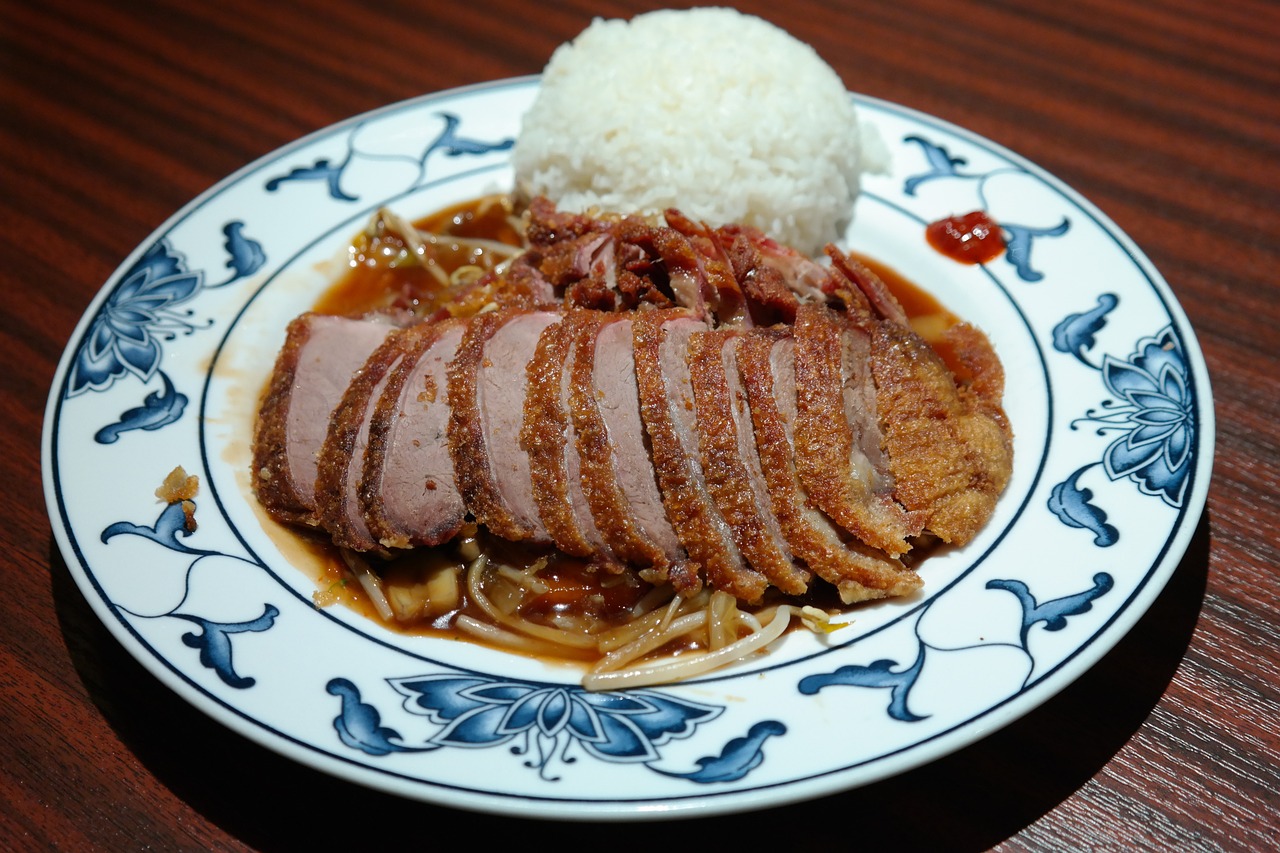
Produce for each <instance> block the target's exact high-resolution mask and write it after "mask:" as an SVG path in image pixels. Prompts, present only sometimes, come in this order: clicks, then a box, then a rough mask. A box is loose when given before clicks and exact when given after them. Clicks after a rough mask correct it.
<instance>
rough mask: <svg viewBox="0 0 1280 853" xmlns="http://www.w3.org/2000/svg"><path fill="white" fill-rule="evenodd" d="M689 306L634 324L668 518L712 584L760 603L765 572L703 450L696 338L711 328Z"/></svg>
mask: <svg viewBox="0 0 1280 853" xmlns="http://www.w3.org/2000/svg"><path fill="white" fill-rule="evenodd" d="M706 329H707V326H706V324H705V323H703V322H702V321H701V320H699V319H697V318H696V317H693V316H691V315H690V314H689V313H688V312H687V311H685V310H683V309H671V310H663V311H640V312H637V313H636V316H635V319H634V320H633V322H632V335H633V341H634V347H635V371H636V382H637V385H638V387H639V391H640V412H641V415H642V417H643V419H644V425H645V430H646V432H647V433H648V436H649V446H650V451H651V454H652V458H653V467H654V470H655V471H657V474H658V483H659V485H660V486H661V487H662V501H663V505H664V506H665V507H666V510H667V518H669V519H670V520H671V525H672V527H674V528H675V530H676V534H677V535H678V536H679V537H680V544H681V545H683V546H684V549H685V551H686V552H687V553H688V554H689V557H690V558H691V559H692V560H694V561H696V562H698V563H699V564H701V566H702V568H703V571H704V573H705V577H706V580H707V583H708V584H710V585H711V586H712V587H714V588H715V589H718V590H723V591H725V592H728V593H731V594H732V595H734V596H735V597H737V598H739V599H742V600H744V601H757V600H759V598H760V597H761V595H763V594H764V591H765V589H766V588H767V587H768V581H767V580H766V579H765V576H764V575H763V574H761V573H760V572H758V571H756V570H755V569H753V568H751V567H750V566H749V565H747V563H746V561H745V560H744V559H743V556H742V552H741V551H740V550H739V549H738V545H737V543H736V542H735V541H734V538H733V532H732V531H731V530H730V528H729V524H728V523H727V522H726V521H725V519H724V517H723V516H722V515H721V513H720V510H719V508H718V507H717V506H716V504H715V501H714V500H713V499H712V497H711V494H710V493H709V492H708V490H707V485H706V481H705V479H704V476H703V472H702V465H701V461H700V457H699V452H698V431H697V420H696V418H697V416H696V413H695V400H694V393H693V387H692V384H691V382H690V378H689V364H688V360H687V356H688V352H689V338H690V336H692V335H693V334H695V333H697V332H702V331H706Z"/></svg>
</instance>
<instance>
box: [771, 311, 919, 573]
mask: <svg viewBox="0 0 1280 853" xmlns="http://www.w3.org/2000/svg"><path fill="white" fill-rule="evenodd" d="M794 328H795V331H794V334H795V341H796V355H795V373H796V430H795V450H796V468H797V470H798V471H799V472H800V479H801V481H802V482H803V483H804V486H805V489H806V490H807V491H808V493H809V499H810V500H811V501H812V502H813V503H814V504H816V505H817V506H818V507H819V508H820V509H822V511H823V512H825V513H826V514H827V515H829V516H830V517H831V518H832V519H833V520H834V521H835V522H836V523H837V524H839V525H840V526H841V527H843V528H844V529H845V530H847V531H849V532H850V533H851V534H853V535H854V536H855V537H857V538H858V539H859V540H861V541H862V542H865V543H866V544H867V545H870V546H871V547H873V548H878V549H879V550H881V551H884V552H885V553H887V554H889V555H890V556H894V557H898V556H901V555H902V554H905V553H906V552H907V551H908V550H909V549H910V545H909V543H908V542H907V537H908V536H909V535H910V534H911V533H912V532H914V531H913V530H912V529H911V526H910V525H909V523H908V519H907V517H906V514H905V513H904V512H903V511H902V508H901V507H900V506H898V505H897V504H895V503H894V502H893V501H892V500H891V499H890V498H889V497H888V495H882V494H877V492H876V488H875V485H874V483H872V482H871V479H872V473H873V472H870V471H868V470H860V469H855V468H854V466H853V465H852V463H851V459H852V456H853V453H854V437H853V427H852V425H851V424H850V422H849V418H848V415H847V414H846V402H845V389H846V382H847V381H848V379H847V377H845V376H844V372H843V368H842V364H843V356H844V351H843V347H844V345H845V344H844V341H842V335H844V334H852V335H856V334H861V332H860V331H859V330H857V329H855V328H854V327H852V326H850V325H848V324H847V323H846V322H845V321H844V320H843V319H841V318H840V317H838V316H837V315H836V314H835V313H834V312H832V311H831V310H829V309H827V308H825V307H824V306H821V305H816V304H812V303H810V304H806V305H803V306H801V307H800V309H799V310H798V311H797V312H796V323H795V327H794ZM868 417H872V418H874V414H873V413H868Z"/></svg>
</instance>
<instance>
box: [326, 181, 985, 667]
mask: <svg viewBox="0 0 1280 853" xmlns="http://www.w3.org/2000/svg"><path fill="white" fill-rule="evenodd" d="M511 213H512V211H511V206H510V203H509V202H508V201H507V199H506V198H505V197H499V196H489V197H484V198H480V199H476V200H474V201H470V202H465V203H462V204H458V205H455V206H453V207H450V208H446V209H444V210H441V211H439V212H438V213H435V214H432V215H430V216H427V217H424V218H422V219H419V220H417V221H415V222H414V223H413V224H414V226H416V228H418V229H419V230H421V231H424V232H430V233H433V234H436V235H439V236H440V237H441V238H443V239H440V240H438V241H437V242H435V243H434V244H432V246H431V247H430V248H429V250H428V255H429V257H428V258H427V263H421V262H417V261H412V260H406V258H407V254H408V252H409V251H410V249H409V247H408V246H407V245H406V242H405V240H404V239H403V238H401V237H399V236H397V235H395V234H394V233H382V234H377V235H372V234H370V233H367V232H366V233H361V234H360V235H358V236H357V237H356V238H355V239H354V240H353V241H352V246H351V249H350V265H349V269H348V271H347V273H346V274H345V275H344V276H343V277H342V278H341V279H339V280H338V281H337V282H336V283H335V284H334V285H333V286H332V287H331V288H329V290H327V291H326V292H325V293H324V294H323V295H322V296H321V297H320V299H319V300H318V301H317V303H316V305H315V306H314V310H316V311H318V312H321V313H330V314H343V315H358V314H363V313H366V312H369V311H376V310H385V309H387V308H399V309H405V310H410V311H412V312H413V313H415V314H417V315H419V316H423V317H430V316H433V315H438V314H441V313H442V312H444V311H445V310H446V308H452V310H453V313H468V312H466V311H462V312H459V311H458V310H457V308H456V306H450V302H451V300H456V299H458V298H459V296H460V294H463V292H464V290H465V285H458V284H454V283H450V282H449V279H450V277H451V276H452V275H453V274H454V273H456V272H457V271H458V270H459V269H461V268H463V267H467V266H469V265H472V264H474V263H475V262H476V261H477V257H476V249H475V248H474V245H473V244H471V243H469V242H468V241H484V242H492V243H499V244H503V245H507V246H513V247H514V246H519V245H520V244H521V236H520V233H519V231H518V230H517V228H516V226H515V225H514V224H513V222H512V216H511ZM448 238H457V241H456V242H455V241H451V240H450V239H448ZM855 255H856V257H857V259H858V260H859V261H861V262H862V263H864V264H866V265H867V266H868V267H869V268H870V269H871V270H872V271H873V272H874V273H876V274H877V275H878V276H879V277H880V278H881V279H882V280H883V281H884V282H885V284H886V286H887V287H888V289H889V290H890V292H891V293H892V294H893V295H894V297H896V298H897V300H898V301H899V303H900V304H901V305H902V306H903V309H904V310H905V311H906V313H907V316H908V318H909V320H910V322H911V325H912V327H913V329H914V330H915V331H916V332H917V334H919V335H920V336H921V337H923V338H924V339H925V340H926V341H928V342H929V343H931V344H933V345H935V346H936V347H937V348H938V349H939V351H940V352H943V353H944V358H945V352H944V349H945V348H944V347H942V346H939V344H941V343H942V335H943V333H944V332H945V331H946V330H947V329H948V328H950V327H951V326H952V325H954V324H956V323H958V322H960V320H959V318H957V317H956V316H955V315H954V314H952V313H951V312H950V311H948V310H947V309H946V308H945V307H944V306H943V305H942V304H941V303H940V302H938V300H937V299H936V298H934V297H933V296H932V295H931V294H929V293H928V292H927V291H925V290H924V289H923V288H921V287H919V286H917V285H916V284H915V283H913V282H911V281H910V280H908V279H907V278H905V277H904V276H902V275H901V274H899V273H898V272H897V271H895V270H894V269H892V268H891V267H889V266H887V265H885V264H884V263H882V262H880V261H877V260H876V259H874V258H870V257H867V256H865V255H860V254H856V253H855ZM430 266H434V267H435V270H434V271H433V270H431V269H430V268H429V267H430ZM464 298H465V297H464ZM480 535H481V536H482V537H483V535H484V534H483V532H481V534H480ZM304 536H305V534H304ZM306 544H307V547H308V550H313V551H314V553H315V554H316V556H317V557H318V558H319V562H320V564H321V565H322V566H323V569H322V570H321V574H320V576H319V577H318V578H317V579H316V580H317V585H318V587H319V589H318V591H317V593H316V601H317V603H318V604H320V605H321V606H329V605H333V604H343V605H345V606H348V607H350V608H351V609H353V610H354V611H355V612H357V613H360V614H361V615H364V616H366V617H368V618H370V619H373V620H375V621H379V622H381V623H382V624H384V625H386V626H387V627H389V628H392V629H394V630H398V631H402V632H405V633H412V634H443V635H447V636H450V637H453V638H455V639H464V640H465V639H469V638H468V637H466V636H465V635H462V634H460V633H459V632H457V631H456V630H454V629H453V628H452V625H453V622H454V620H455V619H456V617H457V616H458V614H460V613H464V612H465V613H468V614H470V615H472V616H475V617H476V618H480V619H483V618H484V616H483V614H481V613H478V612H476V611H475V608H474V606H473V605H472V604H471V603H470V602H468V601H467V599H466V595H465V588H464V592H463V595H462V598H461V600H460V601H459V603H458V604H457V606H456V607H450V608H448V609H446V610H443V611H441V612H435V613H430V614H423V615H421V616H419V617H415V618H405V619H401V620H398V621H389V620H384V619H381V618H380V617H379V614H378V612H377V610H376V608H375V607H374V606H373V604H372V603H371V601H370V600H369V598H368V597H367V596H366V595H365V594H364V593H363V592H362V591H361V588H360V586H359V584H358V583H357V582H356V581H355V580H353V579H352V577H351V575H350V573H349V572H348V570H347V567H346V565H345V562H344V560H343V558H342V557H341V555H340V554H339V552H338V550H337V549H336V548H335V547H334V546H333V545H332V544H331V543H329V542H327V541H326V540H323V539H322V538H321V537H318V536H306ZM481 547H482V549H483V550H484V551H485V553H487V554H489V555H490V557H491V559H493V560H494V561H496V562H501V563H503V564H504V565H508V566H513V567H516V568H527V567H528V566H530V565H532V564H533V563H534V562H536V561H538V560H540V559H543V558H546V565H545V568H543V569H541V571H539V573H538V579H539V580H540V581H542V582H543V583H544V584H545V585H546V586H547V587H548V588H547V591H546V592H542V593H538V594H535V595H531V596H529V597H527V598H526V599H525V600H524V601H522V603H521V604H520V605H519V607H518V611H519V613H520V614H521V615H523V616H525V617H527V618H529V619H530V620H531V621H537V622H540V623H547V622H550V621H551V620H552V619H553V618H555V617H556V616H563V615H566V614H575V615H578V616H583V617H588V618H590V619H592V620H595V621H596V622H597V623H599V624H604V625H610V624H622V623H623V622H625V621H626V619H627V614H628V612H629V611H630V609H631V608H632V606H633V605H635V604H636V602H638V601H639V600H640V599H641V598H642V597H643V596H644V595H645V594H646V593H649V592H650V591H651V590H652V587H651V586H650V585H649V584H647V583H645V582H643V581H640V580H638V579H637V578H636V577H635V575H634V574H633V573H625V574H623V575H613V574H609V573H607V572H604V571H600V570H598V569H597V568H596V567H594V566H591V565H588V564H587V563H586V562H585V561H583V560H580V559H576V558H572V557H568V556H566V555H563V554H560V553H558V552H556V551H554V550H553V549H550V550H549V549H546V548H542V549H537V548H530V547H527V546H521V545H518V544H512V543H507V542H503V541H501V540H498V539H496V538H488V539H483V540H481ZM929 550H931V549H930V548H929V547H928V543H921V547H920V548H919V549H918V552H913V555H912V559H911V561H910V562H911V563H915V562H917V561H918V560H917V558H923V556H924V555H926V554H927V553H928V551H929ZM469 562H470V560H469V559H468V558H467V556H466V555H465V554H464V553H463V552H462V551H461V550H460V549H459V548H458V547H457V546H456V545H455V544H454V543H450V544H449V545H444V546H441V547H439V548H434V549H419V550H417V551H410V552H407V553H406V554H405V555H404V556H401V557H398V558H396V559H393V560H391V561H386V562H379V563H378V566H377V571H378V573H379V575H380V576H381V577H382V578H383V581H384V583H385V584H386V585H387V587H388V588H389V590H391V591H392V592H394V591H395V590H396V589H400V590H413V589H415V588H420V587H421V586H422V585H423V584H425V583H427V582H428V579H429V578H430V576H431V575H432V574H433V573H435V572H438V571H440V570H442V569H445V570H453V571H455V572H459V573H461V572H462V571H464V570H465V567H466V566H467V564H468V563H469ZM772 593H776V591H771V594H770V595H767V596H766V600H769V599H771V598H775V597H777V596H776V595H773V594H772ZM792 600H793V601H794V600H796V599H795V598H794V597H793V598H792ZM799 600H800V603H805V604H812V605H814V606H816V607H819V608H820V609H823V610H834V609H837V608H840V606H841V605H840V604H839V599H838V596H837V595H836V594H835V592H834V589H833V588H829V587H827V586H826V585H824V584H815V585H814V588H813V589H812V590H811V592H810V593H809V594H807V595H805V596H802V597H800V599H799ZM517 651H518V650H517ZM574 656H575V655H573V654H572V653H569V652H567V653H566V657H574ZM582 657H583V658H584V659H590V658H591V656H589V655H584V656H582Z"/></svg>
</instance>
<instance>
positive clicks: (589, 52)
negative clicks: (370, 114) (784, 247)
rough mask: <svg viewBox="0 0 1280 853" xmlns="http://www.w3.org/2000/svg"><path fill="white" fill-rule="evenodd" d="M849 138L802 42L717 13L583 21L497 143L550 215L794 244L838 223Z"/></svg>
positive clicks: (825, 234) (855, 180)
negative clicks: (670, 225) (513, 133)
mask: <svg viewBox="0 0 1280 853" xmlns="http://www.w3.org/2000/svg"><path fill="white" fill-rule="evenodd" d="M862 157H863V152H862V140H861V133H860V130H859V126H858V119H857V116H856V115H855V112H854V106H853V103H852V100H851V99H850V97H849V94H848V92H847V91H846V90H845V87H844V84H843V83H842V82H841V80H840V78H839V76H838V75H837V74H836V73H835V71H834V70H832V68H831V67H830V66H829V65H827V64H826V63H825V62H823V60H822V59H821V58H820V57H819V56H818V54H817V53H816V52H815V51H814V50H813V48H811V47H809V46H808V45H806V44H804V43H803V42H801V41H799V40H797V39H795V38H794V37H792V36H791V35H789V34H788V33H786V32H784V31H783V30H781V29H779V28H777V27H775V26H774V25H772V24H770V23H768V22H766V21H763V20H761V19H760V18H756V17H752V16H749V15H743V14H741V13H739V12H736V11H734V10H732V9H719V8H702V9H690V10H685V11H660V12H650V13H648V14H644V15H640V16H638V17H636V18H633V19H632V20H631V21H629V22H628V21H621V20H601V19H597V20H595V21H594V22H593V23H592V24H591V26H589V27H588V28H587V29H586V30H585V31H583V33H582V34H581V35H579V36H578V37H577V38H576V39H575V40H574V41H572V42H570V43H568V44H565V45H562V46H561V47H560V48H559V49H557V50H556V52H555V53H554V54H553V55H552V57H551V61H550V63H549V64H548V65H547V67H546V70H545V72H544V75H543V79H542V86H541V88H540V91H539V93H538V96H537V98H536V100H535V102H534V104H533V106H532V108H531V109H530V110H529V112H528V113H527V114H526V115H525V116H524V123H523V127H522V129H521V132H520V136H519V138H518V140H517V142H516V146H515V149H514V151H513V164H514V167H515V173H516V188H517V191H518V192H519V193H521V194H522V195H524V196H526V197H532V196H534V195H545V196H547V197H548V198H550V199H552V200H553V201H555V202H556V203H557V205H558V206H559V207H560V208H561V209H562V210H569V211H575V212H584V211H587V210H589V209H597V210H600V211H609V212H618V213H635V212H642V213H658V212H661V211H662V210H664V209H665V208H668V207H677V208H679V209H680V210H681V211H683V212H684V213H685V214H686V215H687V216H689V217H691V218H693V219H695V220H703V221H706V222H708V223H709V224H711V225H723V224H725V223H729V222H740V223H745V224H748V225H754V226H756V227H758V228H760V229H762V230H764V231H765V232H766V233H768V234H769V235H771V236H773V237H774V238H775V239H777V240H780V241H782V242H784V243H787V244H789V245H791V246H794V247H795V248H796V249H799V250H800V251H802V252H805V253H807V254H817V253H819V252H820V251H821V250H822V247H823V245H825V244H826V243H827V242H831V241H835V240H837V239H839V238H841V237H842V236H843V234H844V232H845V229H846V228H847V227H848V225H849V222H850V221H851V219H852V217H853V203H854V199H855V198H856V196H857V193H858V184H859V176H860V174H861V173H862V172H863V171H864V168H863V163H862Z"/></svg>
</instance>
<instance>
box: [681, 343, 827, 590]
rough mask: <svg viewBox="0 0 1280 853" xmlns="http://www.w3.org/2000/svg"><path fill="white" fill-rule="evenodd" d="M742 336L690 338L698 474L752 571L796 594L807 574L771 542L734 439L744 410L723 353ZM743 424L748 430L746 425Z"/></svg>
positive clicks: (763, 507) (765, 507) (750, 442)
mask: <svg viewBox="0 0 1280 853" xmlns="http://www.w3.org/2000/svg"><path fill="white" fill-rule="evenodd" d="M741 335H742V333H741V332H740V331H736V330H717V331H712V332H701V333H698V334H695V335H693V337H691V338H690V339H689V374H690V380H691V383H692V385H693V395H694V400H695V401H696V402H697V407H696V410H697V419H698V448H699V454H700V456H701V459H702V475H703V478H704V479H705V480H706V484H707V491H709V492H710V493H711V496H712V497H713V498H715V502H716V506H717V507H718V508H719V509H720V513H721V515H723V516H724V520H725V521H726V522H727V523H728V525H729V529H730V530H732V531H733V537H734V541H735V542H736V543H737V545H738V548H739V550H741V551H742V555H743V556H744V557H746V558H747V561H748V562H749V563H750V564H751V566H752V568H754V569H756V570H757V571H759V572H760V573H762V574H763V575H764V576H765V577H766V578H768V580H769V582H770V583H772V584H773V585H774V586H776V587H778V588H779V589H781V590H782V591H783V592H785V593H788V594H791V595H799V594H800V593H802V592H804V591H805V589H806V588H807V587H808V580H807V573H805V572H804V571H803V570H800V569H798V568H797V567H796V565H795V563H794V561H793V560H792V558H791V554H790V552H789V551H788V550H787V549H786V543H785V541H783V542H779V541H778V540H777V538H775V531H776V532H777V534H778V535H779V536H780V535H781V530H780V528H779V527H778V524H777V522H776V521H774V520H773V519H772V512H773V510H772V507H771V506H770V505H769V502H768V500H767V497H766V499H765V500H764V503H763V504H761V502H760V496H759V495H758V493H757V489H756V486H755V485H754V484H753V482H752V476H751V473H750V472H749V471H748V468H747V464H748V460H747V459H744V458H743V449H744V443H742V442H740V441H739V436H738V422H737V421H738V417H739V416H735V409H743V408H745V406H743V405H742V404H741V402H740V401H738V400H736V399H735V398H734V394H733V389H735V388H737V387H738V385H737V381H736V377H734V381H733V382H731V380H730V377H729V375H728V370H729V365H728V364H726V360H727V359H731V358H732V355H731V353H726V349H732V348H733V347H734V342H735V341H736V340H738V339H739V338H740V337H741ZM734 369H735V371H736V365H735V367H734ZM745 426H746V428H747V429H748V430H749V429H750V428H751V425H750V422H749V421H748V422H747V423H746V424H745ZM745 438H746V441H747V443H746V444H745V447H746V448H747V450H748V452H750V451H751V450H752V449H753V448H754V446H755V438H754V435H748V436H746V437H745ZM761 491H764V490H763V489H761ZM766 513H768V514H769V516H768V517H766ZM770 522H773V523H772V525H770ZM771 527H772V529H771Z"/></svg>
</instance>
